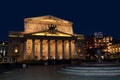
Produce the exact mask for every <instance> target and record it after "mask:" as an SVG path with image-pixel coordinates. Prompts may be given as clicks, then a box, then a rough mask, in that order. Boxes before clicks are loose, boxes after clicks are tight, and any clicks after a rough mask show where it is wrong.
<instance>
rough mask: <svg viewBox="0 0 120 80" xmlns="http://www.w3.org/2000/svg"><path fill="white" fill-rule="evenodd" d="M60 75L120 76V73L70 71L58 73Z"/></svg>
mask: <svg viewBox="0 0 120 80" xmlns="http://www.w3.org/2000/svg"><path fill="white" fill-rule="evenodd" d="M58 72H60V73H64V74H72V75H80V76H120V73H118V72H116V73H108V72H107V73H98V72H91V73H88V72H84V73H83V72H75V73H74V72H69V71H61V70H60V71H58Z"/></svg>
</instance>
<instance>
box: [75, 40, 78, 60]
mask: <svg viewBox="0 0 120 80" xmlns="http://www.w3.org/2000/svg"><path fill="white" fill-rule="evenodd" d="M75 51H76V56H77V58H78V44H77V41H75Z"/></svg>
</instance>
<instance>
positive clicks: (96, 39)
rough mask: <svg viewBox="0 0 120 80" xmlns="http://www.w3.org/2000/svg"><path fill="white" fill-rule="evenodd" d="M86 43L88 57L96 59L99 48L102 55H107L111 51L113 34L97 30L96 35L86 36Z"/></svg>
mask: <svg viewBox="0 0 120 80" xmlns="http://www.w3.org/2000/svg"><path fill="white" fill-rule="evenodd" d="M85 43H86V51H87V52H86V53H87V54H86V56H87V58H90V59H96V58H97V55H98V54H97V50H98V49H100V50H101V51H102V56H103V57H105V56H106V55H108V54H109V53H110V52H109V46H111V45H112V36H109V35H103V33H102V32H95V33H94V35H91V36H87V37H86V41H85Z"/></svg>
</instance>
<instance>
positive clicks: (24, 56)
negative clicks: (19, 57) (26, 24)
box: [23, 40, 26, 60]
mask: <svg viewBox="0 0 120 80" xmlns="http://www.w3.org/2000/svg"><path fill="white" fill-rule="evenodd" d="M23 49H24V52H23V59H24V60H26V40H25V41H24V43H23Z"/></svg>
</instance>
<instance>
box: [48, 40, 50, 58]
mask: <svg viewBox="0 0 120 80" xmlns="http://www.w3.org/2000/svg"><path fill="white" fill-rule="evenodd" d="M48 59H50V40H48Z"/></svg>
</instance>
